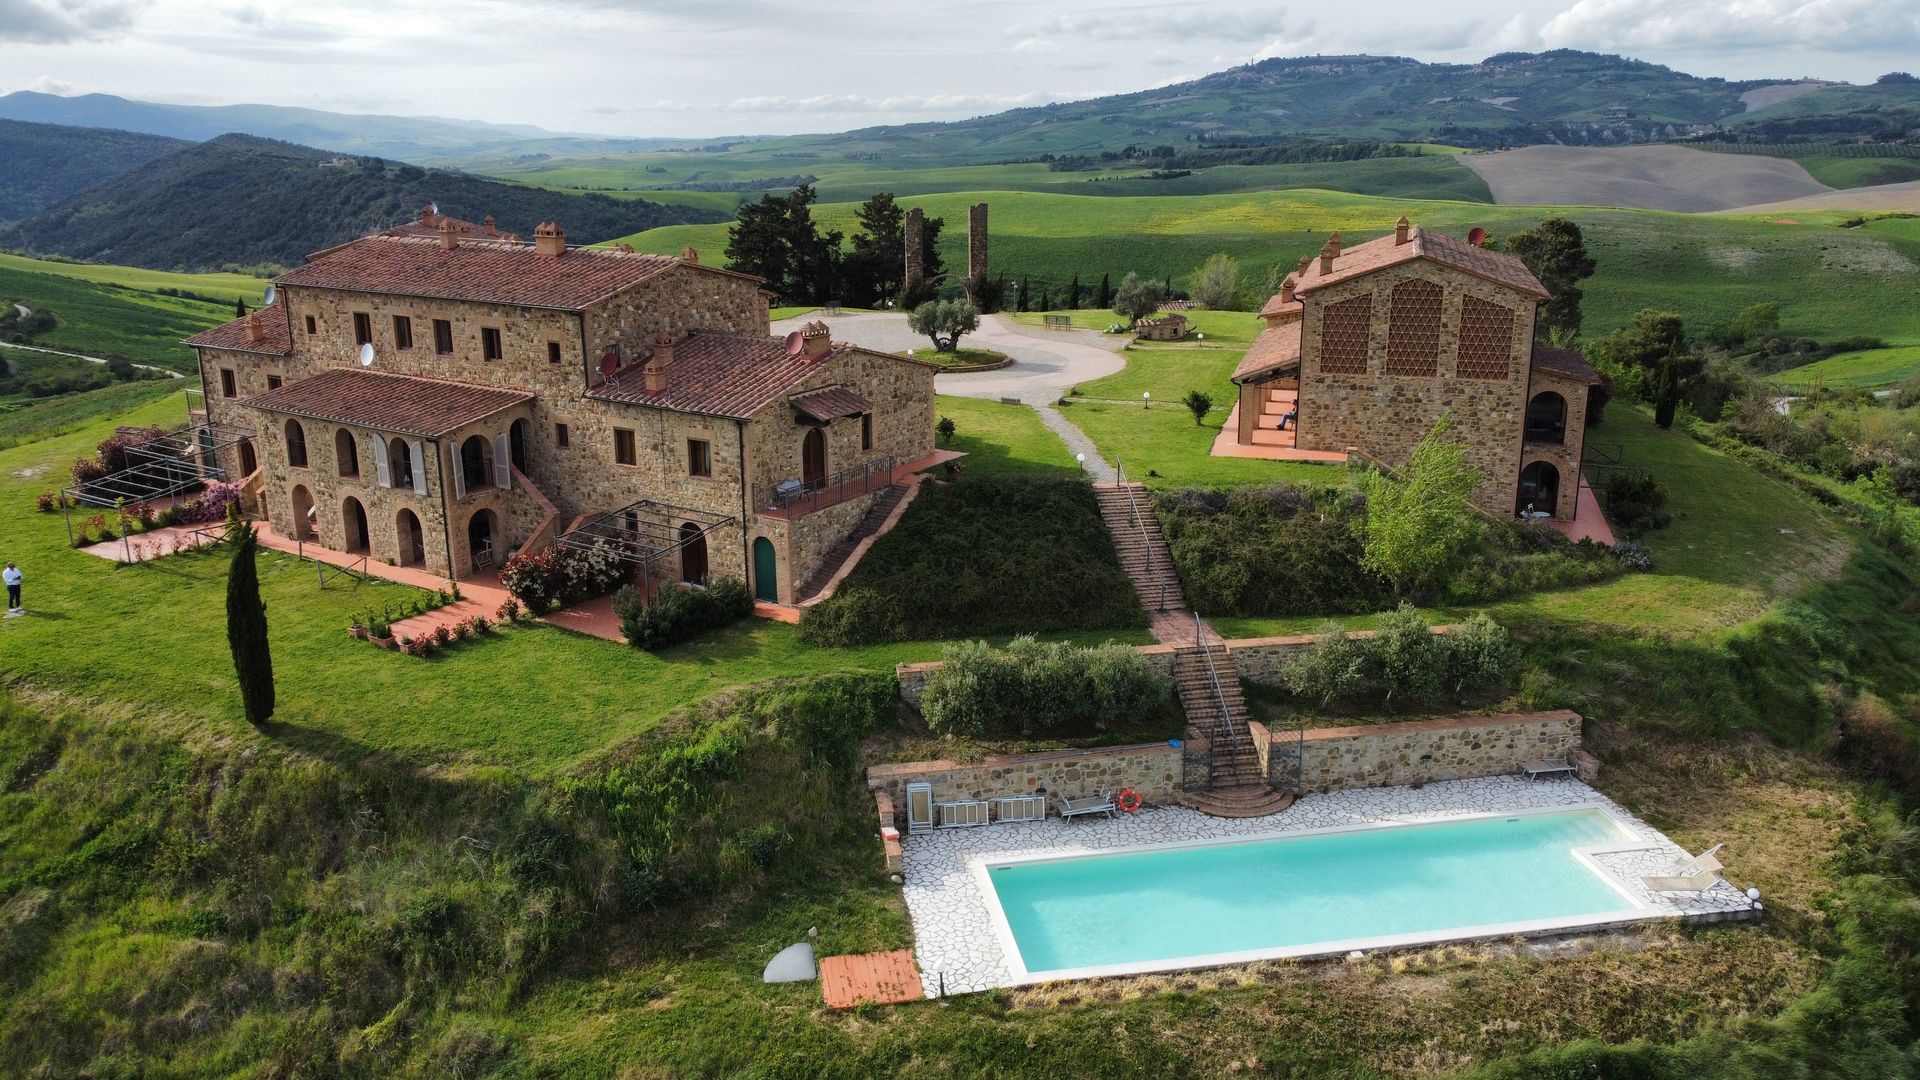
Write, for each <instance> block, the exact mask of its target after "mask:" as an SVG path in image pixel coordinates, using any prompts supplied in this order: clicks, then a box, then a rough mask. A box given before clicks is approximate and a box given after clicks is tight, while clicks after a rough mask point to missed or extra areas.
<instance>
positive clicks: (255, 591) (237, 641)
mask: <svg viewBox="0 0 1920 1080" xmlns="http://www.w3.org/2000/svg"><path fill="white" fill-rule="evenodd" d="M228 522H229V525H228V527H229V529H230V530H231V531H232V534H233V538H234V546H233V563H232V564H231V565H230V566H229V567H228V569H227V645H228V647H229V648H231V649H232V650H233V668H234V671H235V673H236V674H238V675H239V677H240V701H241V704H242V705H244V706H245V708H246V713H247V723H249V724H252V725H253V726H254V727H259V726H260V725H262V724H264V723H266V722H267V718H268V717H271V716H272V715H273V653H272V652H271V650H270V649H269V647H268V645H267V605H266V603H265V602H264V601H262V600H261V599H260V572H259V569H258V568H257V567H256V566H255V565H254V554H255V552H256V550H257V548H258V542H257V538H256V537H255V536H254V533H253V526H251V525H249V524H247V523H246V522H245V521H242V520H240V517H239V515H238V514H235V515H233V516H231V517H229V519H228Z"/></svg>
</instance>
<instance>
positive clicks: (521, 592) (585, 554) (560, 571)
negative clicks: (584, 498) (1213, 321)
mask: <svg viewBox="0 0 1920 1080" xmlns="http://www.w3.org/2000/svg"><path fill="white" fill-rule="evenodd" d="M626 576H627V571H626V567H625V565H624V564H622V563H621V561H620V556H619V555H618V554H617V553H616V552H615V551H614V550H613V548H612V547H611V546H610V545H608V544H606V543H600V544H596V545H594V546H593V548H592V549H590V550H586V551H582V550H580V549H578V548H563V547H550V548H547V549H545V550H544V551H537V552H534V553H533V554H532V555H518V554H516V555H514V556H512V557H511V558H509V559H508V560H507V564H506V566H504V567H503V568H501V571H500V581H501V583H502V584H504V585H505V586H506V587H507V591H508V592H510V593H512V594H513V595H514V596H515V597H516V598H518V599H519V601H520V602H521V603H523V604H525V605H526V606H527V608H528V609H529V610H531V611H545V610H547V609H548V608H550V607H552V606H553V603H554V601H556V600H557V601H559V602H560V603H561V604H562V605H566V604H577V603H579V602H580V601H582V600H588V599H591V598H593V597H596V596H601V595H604V594H606V593H608V592H611V591H612V590H613V589H614V588H615V587H616V586H618V585H619V584H620V582H621V581H622V579H624V578H625V577H626Z"/></svg>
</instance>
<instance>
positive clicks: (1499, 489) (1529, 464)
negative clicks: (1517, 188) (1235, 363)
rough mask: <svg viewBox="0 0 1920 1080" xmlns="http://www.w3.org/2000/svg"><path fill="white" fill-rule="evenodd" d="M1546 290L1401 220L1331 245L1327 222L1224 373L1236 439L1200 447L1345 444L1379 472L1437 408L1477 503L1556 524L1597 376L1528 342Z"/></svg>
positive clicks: (1296, 454)
mask: <svg viewBox="0 0 1920 1080" xmlns="http://www.w3.org/2000/svg"><path fill="white" fill-rule="evenodd" d="M1476 237H1477V233H1476ZM1546 298H1547V291H1546V289H1545V288H1543V287H1542V286H1541V284H1540V282H1539V280H1538V279H1536V278H1535V277H1534V276H1533V273H1532V272H1531V271H1530V270H1528V269H1527V267H1526V264H1524V263H1522V262H1521V261H1520V260H1519V259H1516V258H1514V257H1513V256H1511V255H1503V254H1500V253H1497V252H1491V251H1487V250H1484V249H1483V248H1481V247H1480V246H1479V244H1478V242H1477V239H1476V240H1475V241H1463V240H1457V239H1454V238H1453V237H1449V236H1442V235H1440V234H1438V233H1433V232H1429V231H1427V230H1425V229H1421V228H1418V227H1415V226H1411V225H1409V224H1408V222H1407V219H1406V218H1401V219H1400V220H1399V222H1398V223H1397V224H1396V225H1395V226H1394V230H1393V232H1392V233H1389V234H1388V235H1386V236H1383V237H1381V238H1379V239H1377V240H1373V241H1369V242H1367V243H1364V244H1359V245H1357V246H1355V247H1352V248H1348V249H1344V250H1343V249H1342V247H1341V245H1340V234H1339V233H1337V232H1336V233H1334V234H1333V236H1332V237H1331V238H1330V239H1329V240H1328V241H1327V243H1326V246H1325V247H1324V248H1322V249H1321V251H1320V254H1319V257H1318V258H1317V259H1316V258H1306V259H1301V260H1300V264H1299V267H1298V268H1297V271H1296V272H1295V273H1294V274H1292V275H1289V276H1288V277H1287V279H1286V281H1285V282H1284V283H1283V285H1282V286H1281V290H1280V293H1279V295H1277V296H1275V297H1273V298H1272V299H1271V300H1269V301H1268V302H1267V305H1266V307H1264V308H1263V309H1262V310H1261V312H1260V316H1261V318H1262V319H1264V320H1265V321H1266V323H1267V329H1266V330H1264V331H1262V332H1261V334H1260V336H1259V337H1258V338H1256V339H1255V340H1254V343H1253V347H1252V348H1250V349H1248V350H1247V354H1246V356H1245V357H1244V358H1243V359H1242V360H1241V361H1240V365H1239V367H1238V368H1236V369H1235V370H1234V373H1233V381H1234V382H1235V383H1236V384H1238V385H1239V387H1240V394H1239V400H1238V402H1237V404H1236V405H1235V408H1234V416H1233V417H1232V418H1231V419H1230V421H1229V423H1228V425H1227V428H1228V431H1230V432H1232V440H1233V443H1235V444H1237V448H1236V447H1234V446H1226V445H1224V444H1226V441H1227V440H1226V437H1225V436H1224V435H1223V438H1222V444H1223V446H1222V447H1221V448H1217V449H1216V453H1218V452H1221V449H1225V450H1227V451H1228V452H1231V453H1236V454H1238V455H1241V456H1260V457H1268V456H1270V457H1275V458H1294V459H1306V460H1334V459H1338V458H1344V457H1345V456H1347V455H1348V454H1349V453H1353V454H1357V455H1358V456H1361V457H1364V458H1368V459H1371V460H1374V461H1377V462H1379V463H1381V464H1384V465H1386V466H1388V467H1394V466H1399V465H1403V464H1405V463H1406V461H1407V458H1408V456H1409V455H1410V454H1411V453H1412V450H1413V448H1414V446H1415V445H1416V444H1417V443H1418V442H1419V441H1420V439H1421V437H1422V436H1423V435H1425V434H1426V433H1427V430H1428V429H1429V428H1431V427H1432V426H1433V424H1434V422H1435V421H1436V420H1438V419H1439V418H1440V417H1441V416H1442V415H1444V414H1446V413H1452V414H1453V417H1454V424H1455V427H1454V437H1455V438H1457V439H1458V440H1459V441H1460V442H1462V443H1464V444H1465V445H1466V447H1467V460H1468V462H1469V463H1470V464H1472V465H1473V466H1474V467H1475V468H1477V469H1479V470H1480V472H1481V475H1482V476H1483V477H1484V479H1483V481H1482V483H1481V485H1480V487H1479V490H1478V491H1477V492H1476V493H1475V497H1474V502H1475V504H1476V505H1477V506H1479V507H1480V508H1481V509H1482V510H1485V511H1487V512H1489V513H1496V514H1514V513H1525V512H1527V511H1528V510H1530V509H1531V510H1532V511H1533V512H1535V513H1540V514H1549V515H1551V516H1552V517H1554V518H1556V519H1558V520H1561V521H1572V520H1574V518H1575V517H1576V515H1577V514H1578V512H1579V504H1580V494H1579V489H1580V466H1581V456H1582V450H1583V442H1584V432H1585V428H1586V412H1587V392H1588V389H1589V388H1590V387H1592V386H1594V385H1596V384H1598V383H1599V381H1600V377H1599V375H1598V374H1596V373H1595V372H1594V370H1593V368H1592V367H1590V366H1589V365H1588V364H1587V362H1586V361H1585V360H1584V359H1582V358H1581V357H1580V356H1579V355H1578V354H1576V353H1573V352H1569V351H1567V350H1564V349H1556V348H1552V347H1550V346H1546V345H1542V344H1539V343H1537V342H1535V341H1534V336H1533V331H1534V325H1533V324H1534V314H1535V309H1536V308H1537V306H1538V305H1539V303H1540V302H1541V301H1543V300H1545V299H1546ZM1590 505H1591V504H1590Z"/></svg>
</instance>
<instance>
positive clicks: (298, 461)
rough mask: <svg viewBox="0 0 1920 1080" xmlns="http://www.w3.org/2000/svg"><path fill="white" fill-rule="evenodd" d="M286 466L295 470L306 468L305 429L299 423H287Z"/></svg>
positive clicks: (293, 421)
mask: <svg viewBox="0 0 1920 1080" xmlns="http://www.w3.org/2000/svg"><path fill="white" fill-rule="evenodd" d="M287 464H289V465H291V466H293V467H294V468H296V469H304V468H306V467H307V429H306V428H303V427H301V426H300V421H298V420H289V421H287Z"/></svg>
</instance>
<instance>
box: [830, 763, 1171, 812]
mask: <svg viewBox="0 0 1920 1080" xmlns="http://www.w3.org/2000/svg"><path fill="white" fill-rule="evenodd" d="M1180 780H1181V764H1180V750H1179V749H1178V748H1176V747H1174V746H1173V745H1171V744H1170V743H1144V744H1140V745H1136V746H1109V747H1102V748H1100V749H1097V750H1060V751H1055V752H1050V753H1043V754H1008V755H1004V756H998V757H989V758H986V759H984V760H982V761H980V762H979V763H977V764H964V763H961V762H957V761H945V760H941V761H912V762H905V763H902V764H894V765H874V766H871V767H869V768H868V769H867V787H868V788H870V789H872V790H874V791H876V792H880V793H884V794H885V795H886V796H887V797H888V798H889V799H890V800H892V804H893V806H894V807H896V808H897V809H898V811H899V812H898V813H897V814H896V817H897V821H896V826H897V827H898V828H900V829H901V830H903V831H904V830H905V829H906V825H907V823H906V819H905V817H904V816H901V815H903V814H904V811H905V807H906V805H907V785H908V784H909V783H913V782H916V781H926V782H928V783H930V784H932V785H933V798H934V801H935V802H943V801H946V800H949V799H991V798H994V797H995V796H1000V795H1031V794H1033V793H1034V792H1035V791H1038V790H1039V789H1041V788H1045V789H1046V790H1047V794H1048V796H1049V799H1051V797H1052V796H1054V795H1065V796H1075V795H1091V794H1094V793H1097V792H1100V791H1103V790H1108V789H1111V790H1113V791H1116V792H1118V791H1122V790H1124V789H1126V788H1132V789H1133V790H1135V791H1137V792H1139V793H1140V798H1141V799H1143V800H1145V801H1146V802H1149V803H1166V802H1170V801H1172V799H1173V797H1174V796H1175V795H1176V794H1178V793H1179V791H1180V790H1181V788H1180ZM1052 809H1053V807H1052V806H1051V805H1049V807H1048V810H1049V812H1051V811H1052Z"/></svg>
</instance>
